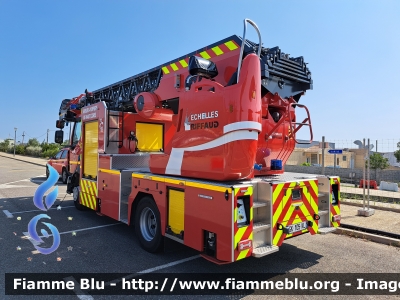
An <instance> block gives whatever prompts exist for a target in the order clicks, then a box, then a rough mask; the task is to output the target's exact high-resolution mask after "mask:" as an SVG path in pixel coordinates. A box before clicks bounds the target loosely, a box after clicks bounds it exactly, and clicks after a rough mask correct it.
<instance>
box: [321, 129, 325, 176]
mask: <svg viewBox="0 0 400 300" xmlns="http://www.w3.org/2000/svg"><path fill="white" fill-rule="evenodd" d="M321 173H322V175H325V136H323V137H322V172H321Z"/></svg>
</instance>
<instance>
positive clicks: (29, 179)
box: [2, 175, 46, 184]
mask: <svg viewBox="0 0 400 300" xmlns="http://www.w3.org/2000/svg"><path fill="white" fill-rule="evenodd" d="M39 176H46V175H39ZM39 176H37V177H39ZM31 180H32V177H31V178H26V179H20V180H17V181H11V182H6V183H2V184H11V183H16V182H21V181H31Z"/></svg>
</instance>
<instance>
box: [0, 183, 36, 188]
mask: <svg viewBox="0 0 400 300" xmlns="http://www.w3.org/2000/svg"><path fill="white" fill-rule="evenodd" d="M34 187H35V186H32V185H9V184H0V189H12V188H34Z"/></svg>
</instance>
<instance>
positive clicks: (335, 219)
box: [332, 215, 341, 222]
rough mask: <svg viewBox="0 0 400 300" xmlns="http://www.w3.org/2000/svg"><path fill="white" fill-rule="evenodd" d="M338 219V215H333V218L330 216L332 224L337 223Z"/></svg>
mask: <svg viewBox="0 0 400 300" xmlns="http://www.w3.org/2000/svg"><path fill="white" fill-rule="evenodd" d="M340 219H341V216H340V215H334V216H332V222H339V221H340Z"/></svg>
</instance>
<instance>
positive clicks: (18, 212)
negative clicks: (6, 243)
mask: <svg viewBox="0 0 400 300" xmlns="http://www.w3.org/2000/svg"><path fill="white" fill-rule="evenodd" d="M71 207H75V205H71V206H61V210H62V209H63V208H71ZM50 209H57V207H53V208H50ZM50 209H48V210H50ZM7 211H8V210H7ZM35 211H42V210H40V209H35V210H25V211H16V212H13V213H10V214H12V215H15V214H23V213H27V212H35ZM3 212H4V213H5V211H4V210H3ZM5 214H6V213H5ZM6 215H7V214H6ZM9 218H12V217H9Z"/></svg>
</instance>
